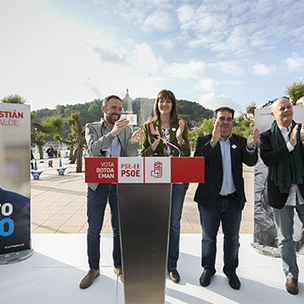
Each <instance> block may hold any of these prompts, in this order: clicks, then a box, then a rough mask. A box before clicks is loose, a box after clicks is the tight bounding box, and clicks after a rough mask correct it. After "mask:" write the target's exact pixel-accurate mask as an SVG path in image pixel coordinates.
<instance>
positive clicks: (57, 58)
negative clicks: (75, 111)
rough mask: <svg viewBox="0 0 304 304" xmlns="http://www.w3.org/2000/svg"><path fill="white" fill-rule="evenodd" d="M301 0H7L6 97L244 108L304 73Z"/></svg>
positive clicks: (42, 103) (0, 25)
mask: <svg viewBox="0 0 304 304" xmlns="http://www.w3.org/2000/svg"><path fill="white" fill-rule="evenodd" d="M303 16H304V5H303V1H302V0H247V1H244V0H202V1H199V0H81V1H80V0H36V1H34V0H0V99H2V98H3V97H6V96H9V95H11V94H19V95H20V96H21V97H23V98H24V99H25V100H26V104H30V105H31V110H38V109H42V108H49V109H54V108H55V107H56V105H67V104H69V105H71V104H77V103H85V102H91V101H93V100H94V99H96V98H101V99H103V98H104V97H106V96H108V95H110V94H116V95H119V96H120V97H122V98H123V97H125V95H126V90H127V89H128V90H129V95H130V97H131V98H132V99H135V98H137V97H148V98H155V97H156V95H157V93H158V92H159V91H160V90H162V89H168V90H171V91H172V92H173V93H174V95H175V97H176V98H177V99H186V100H190V101H196V102H199V103H200V104H201V105H203V106H204V107H205V108H208V109H211V110H214V109H215V108H217V107H218V106H223V105H225V106H226V105H228V106H230V107H233V108H234V109H235V110H236V111H245V109H246V107H247V106H249V105H251V104H252V103H255V104H256V105H260V104H263V103H265V102H267V101H269V100H273V99H275V98H277V97H280V96H283V95H286V93H285V91H286V87H287V86H288V85H291V84H292V83H293V82H294V81H295V80H297V79H303V72H304V18H303Z"/></svg>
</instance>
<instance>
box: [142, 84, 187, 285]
mask: <svg viewBox="0 0 304 304" xmlns="http://www.w3.org/2000/svg"><path fill="white" fill-rule="evenodd" d="M153 115H154V119H153V120H152V121H150V122H147V123H145V124H144V125H143V132H144V135H143V143H142V150H141V156H145V157H146V156H162V157H164V156H168V157H170V156H190V147H189V140H188V127H187V125H186V124H185V122H184V121H183V120H181V119H180V120H179V119H178V113H177V103H176V99H175V96H174V94H173V93H172V92H171V91H169V90H162V91H160V92H159V93H158V94H157V97H156V99H155V102H154V107H153ZM188 186H189V184H185V183H179V184H173V185H172V198H171V218H170V235H169V252H168V265H167V268H168V273H169V276H170V279H171V280H172V281H173V282H174V283H179V281H180V275H179V273H178V271H177V260H178V257H179V239H180V220H181V216H182V210H183V204H184V198H185V195H186V191H187V189H188Z"/></svg>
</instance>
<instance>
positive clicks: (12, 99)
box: [1, 94, 26, 104]
mask: <svg viewBox="0 0 304 304" xmlns="http://www.w3.org/2000/svg"><path fill="white" fill-rule="evenodd" d="M25 101H26V100H25V99H24V98H23V97H21V96H20V95H18V94H12V95H9V96H6V97H3V98H2V99H1V102H3V103H18V104H24V103H25Z"/></svg>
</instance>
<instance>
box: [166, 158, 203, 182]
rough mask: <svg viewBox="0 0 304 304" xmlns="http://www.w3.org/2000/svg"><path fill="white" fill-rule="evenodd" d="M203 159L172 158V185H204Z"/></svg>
mask: <svg viewBox="0 0 304 304" xmlns="http://www.w3.org/2000/svg"><path fill="white" fill-rule="evenodd" d="M204 177H205V174H204V158H203V157H172V158H171V183H203V182H204Z"/></svg>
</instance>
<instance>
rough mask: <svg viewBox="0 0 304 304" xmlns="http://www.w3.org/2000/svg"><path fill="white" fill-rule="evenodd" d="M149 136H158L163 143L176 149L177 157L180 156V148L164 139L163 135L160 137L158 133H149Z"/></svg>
mask: <svg viewBox="0 0 304 304" xmlns="http://www.w3.org/2000/svg"><path fill="white" fill-rule="evenodd" d="M151 136H152V137H153V138H155V139H159V138H160V139H161V140H162V141H163V142H164V143H165V144H168V145H170V146H171V147H173V148H175V149H176V150H177V151H178V157H180V156H181V151H180V149H179V148H178V147H177V146H175V145H173V144H171V143H170V141H168V140H166V139H164V138H163V137H161V136H159V135H157V134H151Z"/></svg>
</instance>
